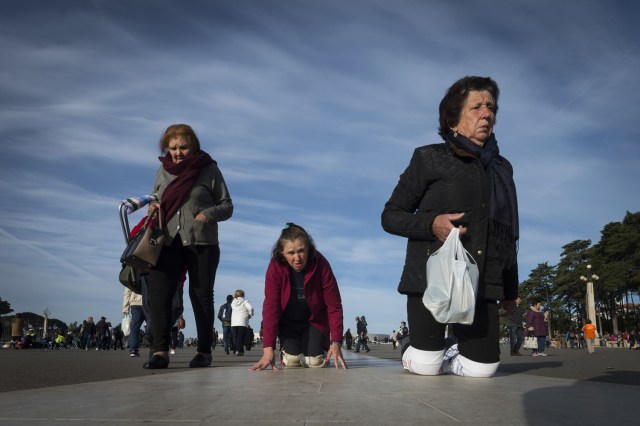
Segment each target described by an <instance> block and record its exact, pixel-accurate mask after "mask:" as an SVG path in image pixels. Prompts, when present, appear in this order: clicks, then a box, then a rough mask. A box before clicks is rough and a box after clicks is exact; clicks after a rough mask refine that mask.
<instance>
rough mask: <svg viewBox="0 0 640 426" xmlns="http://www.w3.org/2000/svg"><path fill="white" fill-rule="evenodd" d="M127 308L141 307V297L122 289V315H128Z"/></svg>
mask: <svg viewBox="0 0 640 426" xmlns="http://www.w3.org/2000/svg"><path fill="white" fill-rule="evenodd" d="M129 306H142V295H141V294H138V293H134V292H133V291H131V290H130V289H128V288H127V287H125V288H124V295H123V297H122V313H123V314H128V313H129Z"/></svg>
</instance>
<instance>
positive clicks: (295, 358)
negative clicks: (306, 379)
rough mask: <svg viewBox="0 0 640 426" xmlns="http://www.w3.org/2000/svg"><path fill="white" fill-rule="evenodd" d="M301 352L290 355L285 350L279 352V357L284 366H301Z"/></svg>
mask: <svg viewBox="0 0 640 426" xmlns="http://www.w3.org/2000/svg"><path fill="white" fill-rule="evenodd" d="M301 355H302V354H300V355H290V354H288V353H286V352H285V351H282V354H281V357H282V358H281V359H282V364H283V365H284V366H285V367H302V366H303V364H302V362H301V359H300V358H302V356H301Z"/></svg>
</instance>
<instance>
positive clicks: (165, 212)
mask: <svg viewBox="0 0 640 426" xmlns="http://www.w3.org/2000/svg"><path fill="white" fill-rule="evenodd" d="M158 159H159V160H160V162H161V163H162V167H163V168H164V170H165V171H166V172H167V173H169V174H172V175H174V176H177V178H175V179H174V180H173V181H171V183H170V184H169V185H167V187H166V189H165V190H164V192H163V193H162V200H161V201H160V213H161V214H162V227H163V229H164V227H165V225H166V224H167V222H169V219H171V218H172V217H173V215H174V214H176V212H177V211H178V209H179V208H180V206H181V205H182V200H184V197H185V196H186V195H187V193H188V192H189V191H190V190H191V188H192V187H193V185H194V184H195V183H196V180H197V179H198V176H199V175H200V171H201V170H202V169H203V168H204V167H205V166H208V165H209V164H211V163H214V164H215V161H214V160H213V159H212V158H211V156H210V155H209V154H207V153H206V152H204V151H198V152H196V153H195V154H191V155H189V156H188V157H186V158H185V159H184V160H182V161H181V162H179V163H174V162H173V160H172V159H171V154H169V153H167V154H166V155H165V156H164V157H158Z"/></svg>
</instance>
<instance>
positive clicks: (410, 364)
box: [402, 346, 444, 376]
mask: <svg viewBox="0 0 640 426" xmlns="http://www.w3.org/2000/svg"><path fill="white" fill-rule="evenodd" d="M443 358H444V350H442V351H421V350H420V349H416V348H414V347H413V346H409V347H408V348H407V350H406V351H404V354H403V355H402V366H403V367H404V369H405V370H409V371H410V372H412V373H414V374H419V375H421V376H438V375H440V374H442V359H443Z"/></svg>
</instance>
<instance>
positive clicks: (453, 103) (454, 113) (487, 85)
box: [438, 76, 500, 139]
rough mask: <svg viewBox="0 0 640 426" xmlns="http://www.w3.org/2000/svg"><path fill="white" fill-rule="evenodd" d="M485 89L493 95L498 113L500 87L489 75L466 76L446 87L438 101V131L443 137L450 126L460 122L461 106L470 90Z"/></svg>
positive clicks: (496, 112)
mask: <svg viewBox="0 0 640 426" xmlns="http://www.w3.org/2000/svg"><path fill="white" fill-rule="evenodd" d="M481 90H486V91H487V92H489V93H491V96H493V101H494V102H495V114H496V115H497V114H498V97H500V89H499V88H498V84H497V83H496V82H495V81H493V80H492V79H491V78H490V77H476V76H466V77H463V78H461V79H460V80H458V81H456V82H455V83H453V84H452V85H451V87H449V88H448V89H447V92H446V93H445V95H444V97H443V98H442V100H441V101H440V108H439V112H440V125H439V127H438V133H439V134H440V136H441V137H442V138H443V139H444V137H445V136H446V134H447V132H448V131H449V129H450V128H451V127H454V126H456V125H457V124H458V123H459V122H460V113H461V112H462V107H463V106H464V103H465V102H466V101H467V98H468V97H469V92H471V91H481Z"/></svg>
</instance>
